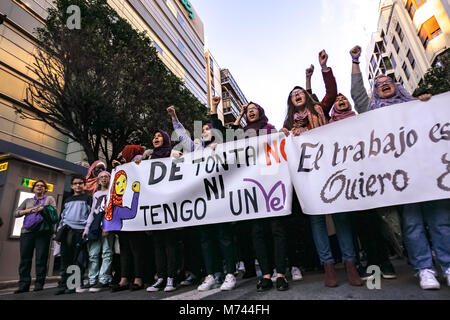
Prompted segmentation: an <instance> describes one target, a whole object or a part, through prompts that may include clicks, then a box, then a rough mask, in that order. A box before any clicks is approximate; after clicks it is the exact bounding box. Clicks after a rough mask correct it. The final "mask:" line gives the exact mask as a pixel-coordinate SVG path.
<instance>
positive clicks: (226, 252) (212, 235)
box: [199, 223, 236, 274]
mask: <svg viewBox="0 0 450 320" xmlns="http://www.w3.org/2000/svg"><path fill="white" fill-rule="evenodd" d="M199 232H200V243H201V248H202V254H203V260H204V262H205V268H206V272H207V273H208V274H214V273H216V272H223V266H222V261H223V260H225V268H226V272H227V273H234V272H235V271H236V259H235V248H234V241H233V230H232V225H231V223H221V224H213V225H206V226H202V227H199Z"/></svg>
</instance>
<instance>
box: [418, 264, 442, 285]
mask: <svg viewBox="0 0 450 320" xmlns="http://www.w3.org/2000/svg"><path fill="white" fill-rule="evenodd" d="M419 278H420V287H421V288H422V289H424V290H429V289H440V288H441V285H440V284H439V282H438V281H437V280H436V277H435V272H434V271H433V270H430V269H425V270H422V271H420V272H419Z"/></svg>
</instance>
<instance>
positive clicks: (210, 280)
mask: <svg viewBox="0 0 450 320" xmlns="http://www.w3.org/2000/svg"><path fill="white" fill-rule="evenodd" d="M215 284H216V279H215V278H214V276H213V275H212V274H210V275H208V276H207V277H206V278H205V280H204V281H203V283H202V284H201V285H199V286H198V288H197V290H198V291H208V290H211V288H212V286H213V285H215Z"/></svg>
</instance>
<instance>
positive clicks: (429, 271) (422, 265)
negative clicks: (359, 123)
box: [350, 46, 450, 290]
mask: <svg viewBox="0 0 450 320" xmlns="http://www.w3.org/2000/svg"><path fill="white" fill-rule="evenodd" d="M350 55H351V56H352V60H353V71H352V98H353V99H354V101H355V107H356V108H357V110H358V112H366V111H371V110H374V109H377V108H383V107H387V106H390V105H393V104H399V103H402V102H408V101H413V100H420V101H423V102H426V101H428V100H430V99H431V97H432V96H431V95H430V94H424V95H421V96H419V97H418V98H414V97H412V96H411V95H410V94H409V93H408V92H407V91H406V90H405V89H404V88H403V86H402V85H401V84H399V83H394V81H393V80H392V79H391V78H390V77H387V76H385V75H380V76H378V77H376V78H375V81H374V86H373V90H372V91H373V99H372V100H370V99H369V97H368V96H367V94H366V93H365V89H364V83H363V81H362V75H361V71H360V69H359V61H358V58H359V56H360V55H361V47H359V46H355V47H354V48H352V49H351V50H350ZM401 220H402V231H403V239H404V243H405V246H406V250H407V252H408V256H409V261H410V263H411V264H412V265H413V267H414V269H415V271H416V274H417V275H418V277H419V279H420V287H421V288H422V289H424V290H428V289H439V288H440V283H439V281H437V279H436V271H435V268H434V267H433V258H432V249H431V245H430V241H429V240H428V238H427V236H426V227H425V225H427V226H428V231H429V234H430V237H431V240H432V242H433V249H434V251H435V253H436V258H437V260H438V262H439V264H440V267H441V269H442V271H443V272H444V276H445V278H446V281H447V285H448V286H450V201H449V200H437V201H428V202H421V203H412V204H406V205H404V206H403V207H402V214H401Z"/></svg>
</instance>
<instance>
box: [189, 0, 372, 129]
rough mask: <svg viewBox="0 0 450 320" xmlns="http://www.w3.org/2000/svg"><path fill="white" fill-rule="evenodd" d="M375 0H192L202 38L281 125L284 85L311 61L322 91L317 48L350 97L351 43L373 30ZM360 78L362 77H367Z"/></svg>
mask: <svg viewBox="0 0 450 320" xmlns="http://www.w3.org/2000/svg"><path fill="white" fill-rule="evenodd" d="M378 4H379V0H314V1H309V0H281V1H273V0H245V1H244V0H226V1H223V0H222V1H221V0H192V5H193V7H194V8H195V9H196V11H197V13H198V15H199V17H200V19H201V20H202V21H203V23H204V27H205V39H206V46H207V47H208V48H209V49H210V51H211V53H212V55H213V56H214V58H215V59H216V60H217V62H218V63H219V65H220V67H221V68H228V69H229V70H230V71H231V73H232V74H233V77H234V78H235V80H236V82H237V83H238V85H239V86H240V88H241V89H242V92H243V93H244V94H245V96H246V97H247V99H248V100H252V101H254V102H256V103H259V104H260V105H261V106H262V107H263V108H264V109H265V110H266V114H267V116H268V118H269V121H270V122H271V123H272V124H274V125H275V126H276V127H277V129H280V128H281V126H282V124H283V120H284V117H285V112H286V108H287V106H286V101H287V96H288V94H289V92H290V91H291V90H292V89H293V87H294V86H296V85H301V86H302V87H305V69H306V68H307V67H309V66H310V65H311V63H312V64H314V66H315V73H314V76H313V80H312V87H313V91H314V93H316V94H317V96H318V98H319V99H322V98H323V97H324V95H325V86H324V83H323V79H322V75H321V72H320V65H319V62H318V53H319V52H320V51H321V50H322V49H325V50H326V51H327V52H328V54H329V60H328V66H329V67H332V68H333V72H334V75H335V77H336V81H337V84H338V91H339V92H342V93H343V94H344V95H346V96H347V97H348V98H349V99H350V80H351V76H350V75H351V58H350V54H349V51H350V49H351V48H352V47H353V46H355V45H357V44H359V45H360V46H361V47H362V48H363V55H362V61H361V69H362V70H363V75H364V78H366V77H367V75H366V72H365V68H366V61H365V53H366V52H365V50H366V47H367V45H368V43H369V41H370V37H371V34H372V33H373V32H375V31H376V28H377V22H378ZM366 86H368V83H367V81H366Z"/></svg>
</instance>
